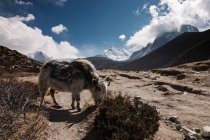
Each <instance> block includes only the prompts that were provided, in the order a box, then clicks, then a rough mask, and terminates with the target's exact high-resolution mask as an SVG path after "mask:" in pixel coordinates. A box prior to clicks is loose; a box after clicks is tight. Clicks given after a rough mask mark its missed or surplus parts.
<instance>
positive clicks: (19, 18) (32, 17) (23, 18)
mask: <svg viewBox="0 0 210 140" xmlns="http://www.w3.org/2000/svg"><path fill="white" fill-rule="evenodd" d="M10 19H11V20H14V21H23V22H29V21H31V20H35V17H34V15H32V14H28V15H27V17H21V16H19V15H17V16H15V17H12V18H10Z"/></svg>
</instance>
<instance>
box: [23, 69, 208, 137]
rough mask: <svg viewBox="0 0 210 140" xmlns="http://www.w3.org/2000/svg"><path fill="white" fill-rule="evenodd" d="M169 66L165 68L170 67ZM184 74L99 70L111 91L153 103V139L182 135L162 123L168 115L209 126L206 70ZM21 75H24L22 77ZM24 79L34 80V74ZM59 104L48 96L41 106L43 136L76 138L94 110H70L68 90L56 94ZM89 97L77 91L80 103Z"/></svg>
mask: <svg viewBox="0 0 210 140" xmlns="http://www.w3.org/2000/svg"><path fill="white" fill-rule="evenodd" d="M171 70H172V69H169V71H171ZM178 70H180V71H184V74H185V76H186V77H185V78H183V79H182V80H177V75H173V76H163V75H164V74H163V75H162V74H160V73H154V72H151V71H148V72H121V71H113V70H103V71H100V75H102V76H109V77H110V78H111V79H112V80H113V81H112V82H111V85H110V87H109V90H110V91H112V93H119V92H120V93H122V94H123V95H125V94H126V95H129V96H131V97H134V96H140V97H141V98H142V101H145V102H149V104H151V105H155V106H156V107H157V109H158V111H159V112H160V116H161V118H162V119H161V121H160V124H161V125H160V129H159V131H158V132H157V133H156V135H155V139H156V140H159V139H160V140H164V139H165V140H170V139H171V140H176V139H177V140H180V139H184V136H183V134H182V133H181V132H178V131H177V130H176V128H173V127H171V126H170V125H168V123H166V121H165V119H166V118H169V117H170V116H178V117H179V121H180V123H181V125H184V126H187V127H188V128H191V129H194V128H202V127H204V126H206V125H208V126H210V121H209V118H210V113H209V110H210V102H209V101H210V73H209V72H208V71H204V72H196V71H192V70H186V69H178ZM25 79H27V78H26V77H25ZM27 80H30V81H36V78H35V77H30V78H28V79H27ZM56 98H57V99H58V101H59V103H60V105H61V106H62V108H60V109H56V108H53V107H52V105H53V104H52V100H51V98H50V97H46V100H47V101H48V102H49V103H48V104H45V106H46V109H45V110H44V111H45V113H46V114H47V116H48V120H49V130H48V132H47V133H48V136H47V139H49V140H79V139H82V138H84V137H85V135H86V133H87V131H88V129H87V128H88V121H89V120H90V119H89V118H88V117H89V116H90V114H91V113H92V112H93V111H94V108H92V109H87V110H86V109H84V108H83V110H82V112H77V111H76V110H71V106H70V104H71V93H59V94H56ZM90 98H91V96H90V93H89V92H88V91H84V92H82V93H81V106H84V104H86V103H87V102H88V101H89V99H90Z"/></svg>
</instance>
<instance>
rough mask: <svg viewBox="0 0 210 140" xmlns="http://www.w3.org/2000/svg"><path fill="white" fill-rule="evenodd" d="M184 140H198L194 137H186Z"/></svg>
mask: <svg viewBox="0 0 210 140" xmlns="http://www.w3.org/2000/svg"><path fill="white" fill-rule="evenodd" d="M184 140H197V138H196V137H194V136H192V135H185V138H184Z"/></svg>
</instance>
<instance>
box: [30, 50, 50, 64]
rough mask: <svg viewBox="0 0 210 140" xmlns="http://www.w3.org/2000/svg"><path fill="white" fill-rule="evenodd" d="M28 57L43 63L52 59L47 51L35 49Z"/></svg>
mask: <svg viewBox="0 0 210 140" xmlns="http://www.w3.org/2000/svg"><path fill="white" fill-rule="evenodd" d="M28 57H29V58H31V59H34V60H36V61H39V62H42V63H45V62H48V61H50V60H52V58H50V57H48V56H47V55H46V54H45V53H43V52H41V51H35V52H34V53H30V54H28Z"/></svg>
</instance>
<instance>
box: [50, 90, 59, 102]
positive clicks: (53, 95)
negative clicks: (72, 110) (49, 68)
mask: <svg viewBox="0 0 210 140" xmlns="http://www.w3.org/2000/svg"><path fill="white" fill-rule="evenodd" d="M50 95H51V97H52V99H53V102H54V104H55V105H59V104H58V102H57V101H56V99H55V90H54V89H50Z"/></svg>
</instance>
